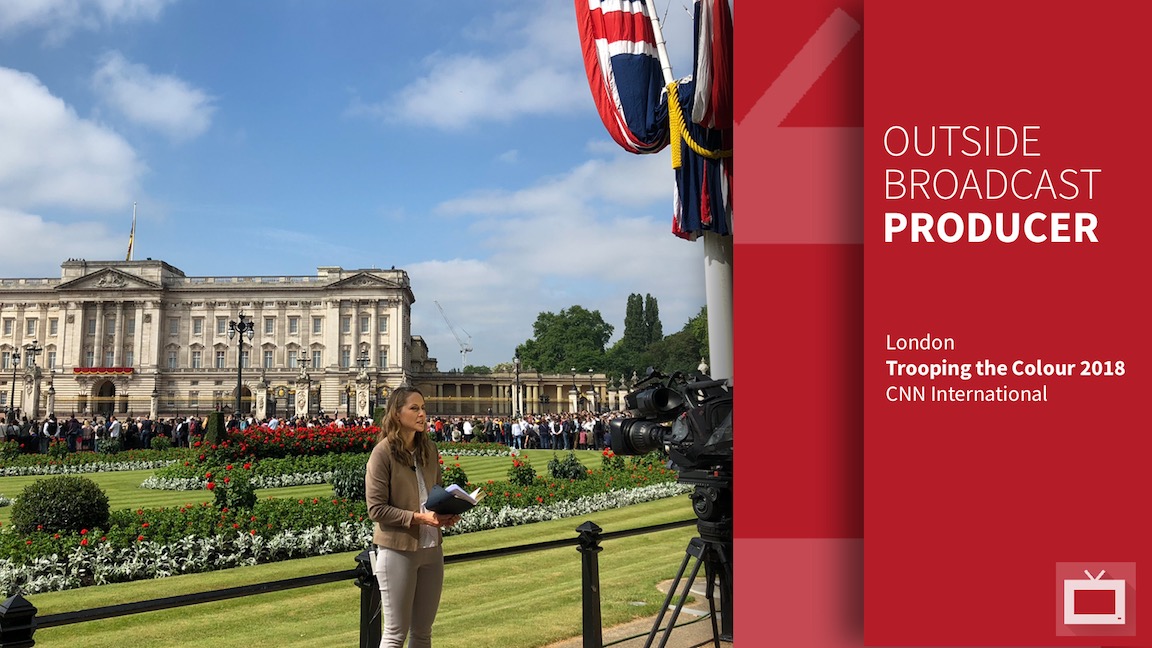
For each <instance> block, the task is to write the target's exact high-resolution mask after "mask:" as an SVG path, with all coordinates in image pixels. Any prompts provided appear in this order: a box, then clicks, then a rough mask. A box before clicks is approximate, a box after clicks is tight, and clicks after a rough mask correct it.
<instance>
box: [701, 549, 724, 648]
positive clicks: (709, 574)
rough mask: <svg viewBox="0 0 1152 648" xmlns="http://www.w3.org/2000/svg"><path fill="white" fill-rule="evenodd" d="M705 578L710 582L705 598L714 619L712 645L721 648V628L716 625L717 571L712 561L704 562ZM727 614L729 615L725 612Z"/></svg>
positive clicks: (705, 590)
mask: <svg viewBox="0 0 1152 648" xmlns="http://www.w3.org/2000/svg"><path fill="white" fill-rule="evenodd" d="M704 577H705V578H706V579H707V581H708V585H707V587H706V588H705V589H704V592H705V593H704V598H706V599H708V612H709V614H710V615H711V617H712V645H713V646H715V647H716V648H720V628H719V627H718V626H717V625H716V598H715V596H714V595H715V592H716V570H715V569H714V568H713V567H712V563H711V561H705V562H704ZM725 613H728V612H727V611H726V610H725Z"/></svg>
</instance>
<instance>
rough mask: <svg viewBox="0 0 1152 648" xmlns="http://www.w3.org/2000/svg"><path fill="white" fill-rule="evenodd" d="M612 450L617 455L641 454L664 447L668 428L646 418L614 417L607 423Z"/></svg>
mask: <svg viewBox="0 0 1152 648" xmlns="http://www.w3.org/2000/svg"><path fill="white" fill-rule="evenodd" d="M609 428H610V429H611V433H612V452H614V453H616V454H618V455H642V454H648V453H649V452H652V451H653V450H660V449H662V448H663V447H664V434H665V433H666V432H667V431H668V428H667V427H665V426H663V425H660V424H658V423H655V422H653V421H649V420H646V419H638V418H630V419H615V420H614V421H612V422H611V423H609Z"/></svg>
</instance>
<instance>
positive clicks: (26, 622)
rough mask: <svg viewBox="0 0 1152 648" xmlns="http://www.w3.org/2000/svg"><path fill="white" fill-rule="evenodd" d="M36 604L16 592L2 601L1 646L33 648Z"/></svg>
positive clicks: (0, 647) (0, 611)
mask: <svg viewBox="0 0 1152 648" xmlns="http://www.w3.org/2000/svg"><path fill="white" fill-rule="evenodd" d="M35 632H36V606H35V605H32V604H31V603H29V602H28V599H26V598H24V597H23V596H20V595H19V594H15V595H13V596H10V597H8V598H7V599H5V600H4V602H3V603H0V648H32V646H35V645H36V641H35V640H34V639H32V635H33V634H34V633H35Z"/></svg>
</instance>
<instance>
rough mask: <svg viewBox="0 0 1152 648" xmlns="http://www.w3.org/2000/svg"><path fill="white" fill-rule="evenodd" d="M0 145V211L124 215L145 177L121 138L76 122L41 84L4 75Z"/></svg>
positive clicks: (24, 76)
mask: <svg viewBox="0 0 1152 648" xmlns="http://www.w3.org/2000/svg"><path fill="white" fill-rule="evenodd" d="M0 142H3V145H2V146H0V207H7V208H10V209H25V208H29V207H43V206H56V207H68V208H79V209H88V210H106V209H114V208H120V207H123V206H124V205H126V204H128V203H129V202H131V196H132V194H133V193H134V192H135V191H136V187H137V180H138V178H139V176H140V174H141V173H142V172H143V171H144V168H143V165H142V164H141V163H140V161H139V160H138V159H137V157H136V153H135V151H134V150H133V149H132V147H130V146H129V145H128V143H127V142H125V141H124V139H123V138H121V137H120V136H119V135H117V134H116V133H114V132H112V131H110V130H108V129H106V128H104V127H102V126H100V125H98V124H95V123H93V122H91V121H88V120H85V119H81V118H80V117H78V116H77V115H76V112H75V111H74V110H72V108H70V107H69V106H67V105H66V104H65V103H64V102H63V101H62V100H61V99H59V98H58V97H55V96H53V95H52V94H51V93H50V92H49V91H48V89H47V88H45V87H44V86H43V85H42V84H41V83H40V81H39V80H38V79H36V77H34V76H32V75H30V74H25V73H22V72H18V71H16V70H12V69H8V68H2V67H0Z"/></svg>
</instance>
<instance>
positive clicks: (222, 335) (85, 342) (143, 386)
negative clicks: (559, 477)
mask: <svg viewBox="0 0 1152 648" xmlns="http://www.w3.org/2000/svg"><path fill="white" fill-rule="evenodd" d="M414 302H415V297H414V295H413V292H412V289H411V286H410V284H409V278H408V273H407V272H405V271H404V270H398V269H395V268H393V269H389V270H377V269H368V270H345V269H343V268H340V267H336V266H328V267H320V268H318V269H317V273H316V275H315V276H312V275H308V276H236V277H189V276H186V275H185V274H184V273H183V272H182V271H181V270H180V269H178V268H176V267H173V266H172V265H169V264H168V263H166V262H164V261H154V260H152V259H147V260H143V261H86V260H82V259H69V260H68V261H65V262H64V263H63V264H62V265H61V276H60V278H54V277H53V278H23V279H0V326H2V328H0V399H2V400H0V411H8V410H10V409H11V410H15V411H16V412H19V413H20V414H22V415H25V416H28V417H30V418H39V417H42V416H44V415H46V414H47V413H49V412H52V413H56V414H57V415H68V414H76V415H77V416H94V415H105V416H106V415H108V414H117V415H122V416H141V415H144V414H148V415H151V416H161V417H168V416H182V415H202V414H206V413H207V412H210V411H225V412H231V411H234V410H235V408H236V404H237V402H238V403H239V406H240V410H241V411H242V412H251V413H253V414H255V415H256V416H257V417H259V418H264V417H270V416H279V417H290V416H293V415H301V414H318V413H321V412H325V413H328V414H330V415H333V416H335V415H337V414H348V413H351V414H355V415H367V414H369V413H370V412H371V411H372V408H373V407H375V406H376V405H379V404H381V403H382V402H383V399H384V398H385V397H386V396H387V394H388V393H389V392H390V391H391V390H392V389H394V388H395V387H397V386H399V385H402V384H413V385H417V386H418V387H420V388H421V389H422V390H424V392H425V394H426V395H427V396H428V400H429V401H430V402H429V409H430V411H432V412H434V413H445V414H485V413H494V414H508V413H512V412H523V413H527V412H550V411H563V410H569V409H585V408H590V409H595V408H602V407H607V406H608V404H609V403H610V402H618V400H619V396H620V395H621V389H623V386H619V385H616V386H613V385H610V384H609V383H608V381H607V380H606V379H605V377H604V375H603V374H593V373H591V372H588V373H584V372H583V371H581V372H576V371H574V372H573V373H572V374H571V376H570V377H569V376H568V375H544V374H540V373H537V372H533V371H531V370H530V369H528V368H525V371H524V372H517V373H516V374H515V375H513V374H512V373H511V372H509V373H503V374H486V375H470V374H460V373H454V372H449V373H441V372H440V371H439V370H438V368H437V363H436V360H435V359H434V358H430V357H429V356H428V348H427V345H426V344H425V343H424V341H423V339H422V338H421V337H420V336H417V335H413V334H412V331H411V328H410V321H411V307H412V304H413V303H414ZM241 315H243V319H241V318H240V316H241ZM237 322H251V329H252V330H251V332H250V333H249V334H245V333H243V332H242V333H241V334H240V335H235V331H234V330H231V329H234V328H235V327H236V324H237ZM230 331H231V332H232V333H233V335H231V336H230V335H229V333H230ZM237 357H239V359H240V360H239V367H238V366H237ZM237 391H239V398H237Z"/></svg>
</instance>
